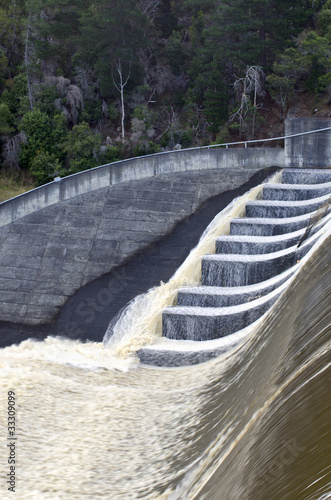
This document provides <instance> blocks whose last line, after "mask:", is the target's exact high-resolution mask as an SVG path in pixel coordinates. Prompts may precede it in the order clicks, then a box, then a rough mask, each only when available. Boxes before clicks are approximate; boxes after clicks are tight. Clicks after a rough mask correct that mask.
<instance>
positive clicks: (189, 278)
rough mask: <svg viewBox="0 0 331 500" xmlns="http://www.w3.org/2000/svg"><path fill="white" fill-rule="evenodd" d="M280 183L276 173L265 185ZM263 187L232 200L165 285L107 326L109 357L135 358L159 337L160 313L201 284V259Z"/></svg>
mask: <svg viewBox="0 0 331 500" xmlns="http://www.w3.org/2000/svg"><path fill="white" fill-rule="evenodd" d="M280 180H281V172H277V173H276V174H274V175H273V176H272V177H271V178H270V179H268V182H273V183H278V182H280ZM262 187H263V185H259V186H257V187H255V188H253V189H251V190H250V191H248V192H247V193H246V194H244V195H243V196H241V197H239V198H236V199H235V200H233V201H232V202H231V203H230V204H229V205H228V206H227V207H226V208H225V209H224V210H222V212H220V213H219V214H218V215H217V216H216V217H215V218H214V219H213V220H212V222H211V223H210V224H209V226H208V227H207V228H206V230H205V231H204V233H203V234H202V236H201V238H200V241H199V243H198V245H197V246H196V247H195V248H194V249H193V250H192V251H191V252H190V254H189V256H188V257H187V258H186V260H185V261H184V262H183V264H182V265H181V266H180V267H179V268H178V270H177V271H176V273H175V274H174V276H173V277H172V278H171V279H170V280H169V281H168V283H166V284H165V283H162V282H161V284H160V286H158V287H154V288H152V289H151V290H149V291H148V292H147V293H145V294H142V295H138V296H137V297H136V298H135V299H134V300H133V301H132V302H131V303H130V304H129V305H128V306H127V307H126V308H125V309H124V311H122V312H121V314H120V315H119V317H118V318H116V320H115V321H113V322H111V323H110V325H109V327H108V329H107V331H106V334H105V336H104V340H103V342H104V345H106V346H107V347H109V348H110V349H111V351H112V353H114V354H115V355H116V356H119V357H127V356H130V355H134V354H135V353H136V352H137V351H138V350H139V349H140V348H142V347H143V346H144V345H147V344H151V343H153V342H155V340H157V339H160V337H162V310H163V309H164V308H165V307H168V306H171V305H174V302H175V300H176V297H177V290H178V289H179V288H182V287H185V286H189V287H193V286H197V285H199V284H200V281H201V259H202V257H203V256H204V255H205V254H208V253H213V252H214V251H215V238H216V237H217V236H220V235H225V234H229V231H230V221H231V219H233V218H234V217H242V216H243V215H244V212H245V206H246V203H247V202H248V201H249V200H255V199H257V198H259V196H260V194H261V192H262Z"/></svg>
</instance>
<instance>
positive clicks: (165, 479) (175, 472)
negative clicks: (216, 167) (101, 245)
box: [0, 190, 331, 500]
mask: <svg viewBox="0 0 331 500" xmlns="http://www.w3.org/2000/svg"><path fill="white" fill-rule="evenodd" d="M257 192H258V190H257V191H256V192H254V193H252V192H251V193H249V194H248V195H247V198H246V199H253V198H254V197H255V194H256V193H257ZM246 199H245V200H244V201H243V200H239V203H238V202H235V203H234V204H232V205H231V207H229V208H228V209H227V210H226V211H225V213H223V215H221V216H220V217H219V218H218V220H217V221H215V223H214V224H212V225H211V226H210V227H209V230H208V234H207V236H206V235H205V236H204V238H203V239H202V242H203V247H200V248H199V247H198V248H197V249H195V250H194V251H193V252H192V253H191V255H190V257H189V258H188V260H187V262H186V263H185V264H184V265H183V266H182V268H181V270H179V271H178V272H177V273H176V275H175V276H174V278H173V281H172V283H171V284H166V285H162V286H161V287H160V288H159V289H158V290H159V291H157V289H154V290H152V291H151V292H150V293H149V294H147V295H146V296H144V297H142V298H141V300H142V302H141V303H140V304H138V305H136V304H137V302H138V299H137V301H136V302H134V303H133V304H132V306H131V307H132V308H133V309H134V310H135V315H136V316H135V317H136V318H137V315H138V316H139V314H141V313H142V312H144V304H149V306H148V307H149V311H148V314H147V315H146V316H143V317H140V318H137V319H139V321H137V324H138V325H139V331H140V332H142V333H143V340H140V339H139V338H137V337H136V336H135V335H134V329H132V330H130V333H129V334H128V335H126V336H125V337H123V338H122V340H121V341H120V342H119V343H118V344H116V342H114V347H115V350H112V349H111V347H108V348H105V347H104V346H103V345H102V344H100V343H93V342H90V343H86V344H82V343H80V342H78V341H70V340H65V339H60V338H48V339H46V340H45V341H44V342H33V341H31V340H30V341H25V342H22V343H21V344H20V345H18V346H11V347H7V348H5V349H2V350H1V351H0V361H1V365H0V370H1V400H2V401H3V403H2V408H3V409H2V411H1V412H0V425H1V436H3V438H2V439H1V444H0V447H1V467H2V475H1V481H2V482H1V484H0V491H1V498H10V497H9V495H10V494H11V493H10V492H8V490H7V485H6V482H5V481H6V480H5V475H6V474H7V472H8V463H7V457H8V448H7V440H6V436H7V415H6V401H7V394H8V390H13V391H15V395H16V401H17V438H18V439H17V446H16V449H17V481H16V488H17V489H16V497H17V498H19V499H20V500H25V499H41V500H55V499H56V500H59V499H60V500H62V499H65V500H67V499H68V498H70V499H74V500H75V499H77V500H79V499H85V498H86V499H93V500H94V499H95V498H106V499H110V500H117V499H125V500H127V499H137V498H144V499H171V500H175V499H180V500H182V499H189V500H191V499H192V500H193V499H195V498H196V499H199V500H200V499H211V500H214V499H215V500H238V499H240V500H241V499H243V500H265V499H267V498H268V499H271V500H315V499H319V500H322V499H323V500H324V499H326V498H330V491H331V479H330V465H329V457H330V442H331V439H330V437H331V436H330V425H329V421H330V418H329V416H330V410H331V408H330V406H331V405H330V395H329V386H328V382H329V380H330V365H331V360H330V308H329V304H330V293H331V279H330V224H328V225H326V226H325V228H324V233H323V235H322V236H321V237H320V238H319V240H318V242H317V243H316V244H315V245H314V246H313V247H312V248H311V250H310V251H309V252H308V253H307V255H306V256H304V257H303V258H302V261H301V263H300V266H299V269H297V271H296V273H295V276H294V277H293V279H292V281H291V284H290V286H289V287H287V289H286V290H285V291H284V293H283V294H282V295H281V297H280V298H279V300H278V301H277V302H276V303H275V304H274V305H273V306H272V307H271V309H270V310H269V312H268V313H267V315H265V316H263V317H262V318H260V319H259V320H258V321H257V322H255V323H253V324H252V325H250V326H248V327H247V328H246V329H245V335H244V336H243V338H242V342H241V343H239V344H237V345H236V347H235V348H234V349H232V350H229V351H228V352H227V353H225V354H223V355H221V356H219V357H217V358H215V359H212V360H210V361H208V362H206V363H202V364H199V365H195V366H183V367H179V368H160V367H156V366H145V365H141V364H139V363H138V362H137V360H136V358H135V357H129V358H127V357H124V356H123V353H131V352H135V350H136V349H137V348H140V347H141V345H142V344H145V343H146V342H148V341H149V340H150V339H152V338H154V337H155V335H158V334H159V329H160V315H159V314H157V311H159V308H160V307H161V308H162V307H164V306H165V305H169V304H170V303H171V299H172V298H173V297H174V294H175V290H176V289H177V288H179V287H182V286H183V285H189V286H191V287H192V286H193V287H194V286H195V285H196V284H198V283H199V279H200V276H199V271H200V270H199V266H197V264H196V262H199V261H200V260H201V257H202V255H204V254H205V253H207V252H210V250H211V249H212V247H213V241H214V238H215V236H216V235H217V234H220V232H219V230H220V229H222V231H223V229H224V231H226V228H227V227H228V226H229V220H230V218H232V217H233V216H235V215H237V214H238V215H239V214H241V213H242V208H243V207H242V203H245V202H246ZM224 216H225V218H223V217H224ZM217 226H218V227H217ZM216 228H217V229H216ZM208 235H209V236H208ZM154 297H156V298H155V301H156V304H155V308H154V306H153V308H152V306H151V305H150V300H151V299H152V298H154ZM144 301H145V302H144ZM135 308H137V309H135ZM129 310H130V309H129ZM129 310H128V311H129ZM128 311H127V312H128ZM124 320H125V321H126V322H127V325H128V327H131V326H132V325H133V323H134V321H136V320H133V319H132V318H131V319H130V318H129V314H124V315H123V321H124ZM122 324H123V325H125V324H124V323H122ZM150 326H151V330H150V333H148V331H149V328H150ZM124 332H125V328H124ZM125 333H126V332H125ZM115 335H116V328H115ZM116 351H118V352H119V353H120V354H121V355H122V356H121V357H118V356H116V355H115V354H116ZM12 495H13V494H12ZM13 496H14V495H13Z"/></svg>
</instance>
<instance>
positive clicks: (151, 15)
mask: <svg viewBox="0 0 331 500" xmlns="http://www.w3.org/2000/svg"><path fill="white" fill-rule="evenodd" d="M161 1H162V0H139V4H138V5H139V8H140V10H141V12H142V13H143V14H145V15H146V16H147V17H148V19H149V20H150V21H154V19H155V18H156V16H157V12H158V9H159V5H160V3H161Z"/></svg>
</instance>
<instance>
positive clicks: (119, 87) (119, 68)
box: [113, 60, 131, 142]
mask: <svg viewBox="0 0 331 500" xmlns="http://www.w3.org/2000/svg"><path fill="white" fill-rule="evenodd" d="M115 68H116V71H117V74H118V78H119V80H118V82H116V80H115V78H114V76H113V83H114V85H115V87H116V89H117V90H118V91H119V93H120V97H121V129H122V142H123V141H124V137H125V129H124V119H125V107H124V89H125V87H126V85H127V83H128V81H129V78H130V75H131V61H130V64H129V70H128V74H127V77H126V78H125V79H124V76H123V68H122V61H121V60H118V61H117V62H116V65H115Z"/></svg>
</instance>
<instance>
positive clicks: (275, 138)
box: [192, 127, 331, 149]
mask: <svg viewBox="0 0 331 500" xmlns="http://www.w3.org/2000/svg"><path fill="white" fill-rule="evenodd" d="M325 130H331V127H325V128H320V129H316V130H309V131H308V132H300V133H299V134H290V135H284V136H282V137H272V138H269V139H254V140H252V141H239V142H225V143H223V144H211V145H210V146H202V148H215V147H220V146H225V147H227V148H228V147H229V146H233V145H237V144H244V145H245V148H247V144H254V143H257V142H270V141H278V140H281V139H289V138H290V137H300V136H301V135H307V134H315V133H316V132H324V131H325ZM192 149H196V148H192Z"/></svg>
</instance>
